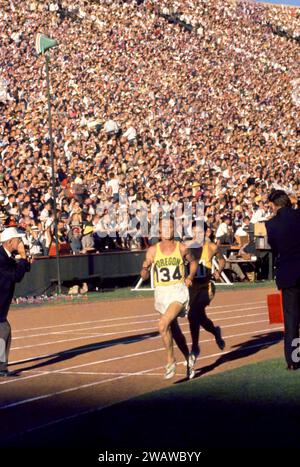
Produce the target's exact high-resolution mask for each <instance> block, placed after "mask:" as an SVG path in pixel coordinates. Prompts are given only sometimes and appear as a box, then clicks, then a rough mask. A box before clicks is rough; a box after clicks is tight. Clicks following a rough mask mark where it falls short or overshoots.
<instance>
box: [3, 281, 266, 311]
mask: <svg viewBox="0 0 300 467" xmlns="http://www.w3.org/2000/svg"><path fill="white" fill-rule="evenodd" d="M265 287H266V288H268V287H275V285H274V282H273V281H265V282H254V283H248V282H246V283H241V284H240V283H237V284H235V285H229V286H226V285H223V284H220V285H218V286H217V291H219V290H222V291H226V290H241V289H242V290H243V289H256V288H265ZM151 294H153V291H151V290H144V291H136V292H133V291H132V290H131V288H129V287H121V288H114V289H107V290H103V291H99V292H89V293H87V294H85V295H75V296H73V297H71V296H66V295H62V296H61V297H55V298H54V299H49V300H47V301H43V302H42V303H38V304H37V303H20V304H13V305H12V307H11V308H12V309H18V308H28V307H30V308H32V307H37V306H38V307H41V306H48V307H49V306H56V305H65V304H77V303H90V302H98V301H117V300H133V299H135V298H141V297H151Z"/></svg>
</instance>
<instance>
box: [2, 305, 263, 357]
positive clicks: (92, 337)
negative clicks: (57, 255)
mask: <svg viewBox="0 0 300 467" xmlns="http://www.w3.org/2000/svg"><path fill="white" fill-rule="evenodd" d="M261 315H262V313H258V314H257V315H249V316H261ZM240 317H241V318H245V317H246V315H245V316H240ZM240 317H239V318H240ZM226 319H232V318H231V317H229V318H226ZM266 321H269V320H268V319H264V320H259V321H251V322H247V323H237V324H232V325H231V326H243V325H245V324H255V323H262V322H266ZM146 322H148V321H146ZM181 326H182V327H183V326H188V322H185V323H181ZM222 327H228V326H222ZM141 331H143V332H145V331H147V332H148V333H151V332H157V328H140V329H130V330H127V331H118V332H112V333H99V334H91V335H86V334H85V335H83V336H80V337H73V338H71V339H61V340H58V341H48V342H40V343H38V344H30V345H21V346H19V347H12V348H11V350H24V349H32V348H36V347H43V346H48V345H54V344H61V343H64V342H72V341H77V340H82V339H95V338H96V337H105V336H116V335H117V334H128V333H129V332H130V333H132V332H141ZM128 337H129V338H132V340H131V343H133V342H135V339H134V337H135V335H129V336H128ZM154 338H155V339H158V338H159V336H155V337H154ZM139 340H140V338H139V337H138V336H137V337H136V341H139ZM120 344H121V342H120ZM103 346H106V347H108V345H107V343H105V342H104V343H103ZM99 348H101V344H99Z"/></svg>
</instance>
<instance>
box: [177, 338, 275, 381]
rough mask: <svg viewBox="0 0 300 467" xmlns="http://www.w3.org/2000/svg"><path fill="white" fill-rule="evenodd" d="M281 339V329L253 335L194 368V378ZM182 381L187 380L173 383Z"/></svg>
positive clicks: (253, 353) (256, 351) (265, 347)
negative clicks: (230, 349) (213, 359)
mask: <svg viewBox="0 0 300 467" xmlns="http://www.w3.org/2000/svg"><path fill="white" fill-rule="evenodd" d="M282 339H283V332H281V331H274V332H269V333H265V334H259V335H256V336H253V338H252V339H249V340H247V341H245V342H242V343H240V344H236V345H234V346H232V347H233V348H234V350H232V351H230V352H228V353H224V354H223V355H221V356H220V357H219V358H217V360H216V361H215V362H214V363H211V364H210V365H206V366H204V367H202V368H200V369H199V370H196V374H195V377H194V379H195V378H199V377H201V376H203V375H205V374H207V373H210V372H211V371H213V370H214V369H215V368H218V367H219V366H221V365H224V364H225V363H228V362H233V361H235V360H240V359H243V358H246V357H249V356H250V355H255V354H256V353H258V352H260V351H261V350H264V349H267V348H269V347H271V346H272V345H276V344H278V342H280V341H282ZM199 362H201V355H200V357H199ZM183 381H187V379H186V378H185V379H184V380H180V381H177V382H176V383H175V384H178V383H182V382H183Z"/></svg>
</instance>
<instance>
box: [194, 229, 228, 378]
mask: <svg viewBox="0 0 300 467" xmlns="http://www.w3.org/2000/svg"><path fill="white" fill-rule="evenodd" d="M192 227H193V235H194V238H193V240H191V242H188V243H187V246H188V247H189V249H190V254H191V255H192V256H193V257H194V258H195V259H197V261H198V269H197V273H196V275H195V278H194V281H193V285H192V287H191V288H190V310H189V316H188V318H189V323H190V330H191V336H192V349H191V353H190V359H189V366H190V378H192V377H193V376H194V374H195V372H194V370H193V368H194V366H195V363H196V359H197V357H198V356H199V354H200V347H199V332H200V326H202V327H203V329H205V330H206V331H207V332H210V333H211V334H213V336H214V337H215V340H216V343H217V345H218V347H219V348H220V350H223V349H224V347H225V341H224V339H223V338H222V333H221V328H220V327H219V326H215V325H214V323H213V322H212V321H211V320H210V319H209V318H208V316H207V314H206V311H205V308H206V307H207V306H208V305H209V304H210V302H211V301H212V299H213V298H214V295H215V285H214V283H213V282H212V278H213V275H212V260H213V258H214V257H216V258H217V259H218V262H219V266H220V270H219V271H215V273H214V276H215V279H219V277H220V273H221V272H222V269H223V268H224V266H225V260H224V258H223V256H222V254H221V252H220V251H219V249H218V247H217V245H216V244H215V243H214V242H212V241H211V240H210V235H211V231H210V229H207V226H205V228H204V231H205V238H204V243H203V245H200V244H198V243H197V227H196V225H195V223H194V224H193V226H192Z"/></svg>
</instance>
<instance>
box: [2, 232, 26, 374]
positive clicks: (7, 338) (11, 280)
mask: <svg viewBox="0 0 300 467" xmlns="http://www.w3.org/2000/svg"><path fill="white" fill-rule="evenodd" d="M24 235H25V234H24V233H22V232H20V231H19V230H17V229H16V228H15V227H8V228H6V229H5V230H3V232H2V234H1V237H0V242H1V246H0V290H1V294H0V377H1V376H2V377H5V376H10V373H9V371H8V370H7V365H8V354H9V349H10V343H11V328H10V324H9V322H8V321H7V315H8V311H9V307H10V304H11V301H12V298H13V295H14V290H15V284H16V282H21V280H22V279H23V277H24V274H25V273H26V272H27V271H29V270H30V262H29V261H27V259H26V252H25V247H24V244H23V242H22V237H24ZM15 252H17V253H18V255H19V256H20V257H21V259H20V260H19V261H15V259H14V258H13V253H15Z"/></svg>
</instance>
